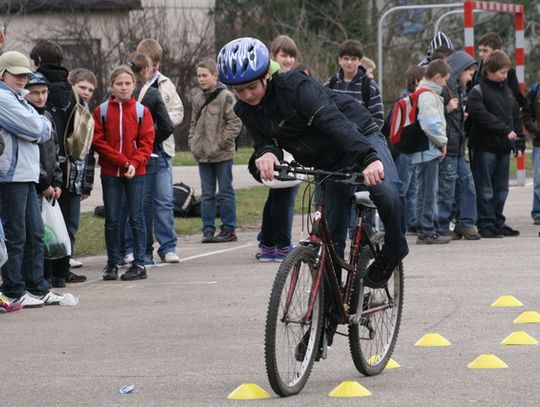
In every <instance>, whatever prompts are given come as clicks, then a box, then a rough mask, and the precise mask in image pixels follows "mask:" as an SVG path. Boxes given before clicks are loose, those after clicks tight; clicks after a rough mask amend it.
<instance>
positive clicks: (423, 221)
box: [416, 158, 439, 234]
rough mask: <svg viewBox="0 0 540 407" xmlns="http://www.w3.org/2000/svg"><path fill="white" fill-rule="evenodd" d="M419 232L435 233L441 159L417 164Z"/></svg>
mask: <svg viewBox="0 0 540 407" xmlns="http://www.w3.org/2000/svg"><path fill="white" fill-rule="evenodd" d="M416 181H417V183H418V195H417V200H416V219H417V228H418V234H434V233H435V220H436V219H437V217H438V216H437V197H438V190H439V159H438V158H435V159H433V160H430V161H427V162H423V163H419V164H416Z"/></svg>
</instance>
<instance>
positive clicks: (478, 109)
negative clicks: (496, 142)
mask: <svg viewBox="0 0 540 407" xmlns="http://www.w3.org/2000/svg"><path fill="white" fill-rule="evenodd" d="M478 86H480V85H478ZM467 112H469V117H468V119H467V120H471V121H472V122H473V123H474V124H475V125H476V126H479V127H480V128H482V129H483V130H484V131H485V132H486V133H493V134H494V135H496V136H497V137H505V136H507V135H508V133H510V132H511V131H512V129H511V128H510V127H508V126H507V125H506V123H504V122H503V121H502V120H500V119H499V118H497V116H495V115H493V114H491V113H490V112H489V111H488V110H487V108H486V105H485V103H484V98H483V95H482V93H481V91H479V90H478V89H477V88H473V89H472V90H471V92H470V93H469V100H468V102H467Z"/></svg>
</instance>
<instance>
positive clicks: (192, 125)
mask: <svg viewBox="0 0 540 407" xmlns="http://www.w3.org/2000/svg"><path fill="white" fill-rule="evenodd" d="M191 100H192V103H191V118H190V121H189V134H188V145H189V149H190V150H191V141H192V140H193V137H194V136H195V132H196V130H197V122H198V120H197V116H198V115H199V110H200V107H199V106H198V103H197V95H196V94H195V95H192V97H191Z"/></svg>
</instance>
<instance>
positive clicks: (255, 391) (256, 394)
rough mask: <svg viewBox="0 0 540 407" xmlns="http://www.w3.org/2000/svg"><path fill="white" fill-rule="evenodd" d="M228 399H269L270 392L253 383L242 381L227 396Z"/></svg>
mask: <svg viewBox="0 0 540 407" xmlns="http://www.w3.org/2000/svg"><path fill="white" fill-rule="evenodd" d="M227 398H228V399H229V400H254V399H269V398H270V394H269V393H268V392H267V391H266V390H264V389H263V388H261V387H259V386H257V385H256V384H255V383H243V384H241V385H240V386H238V387H237V388H236V389H235V390H234V391H233V392H232V393H231V394H229V395H228V396H227Z"/></svg>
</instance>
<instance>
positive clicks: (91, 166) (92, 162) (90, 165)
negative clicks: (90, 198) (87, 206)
mask: <svg viewBox="0 0 540 407" xmlns="http://www.w3.org/2000/svg"><path fill="white" fill-rule="evenodd" d="M95 167H96V156H95V152H94V149H93V148H91V149H90V151H89V152H88V154H87V155H86V157H85V159H84V169H83V178H82V193H83V194H85V195H90V193H91V192H92V189H94V173H95Z"/></svg>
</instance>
